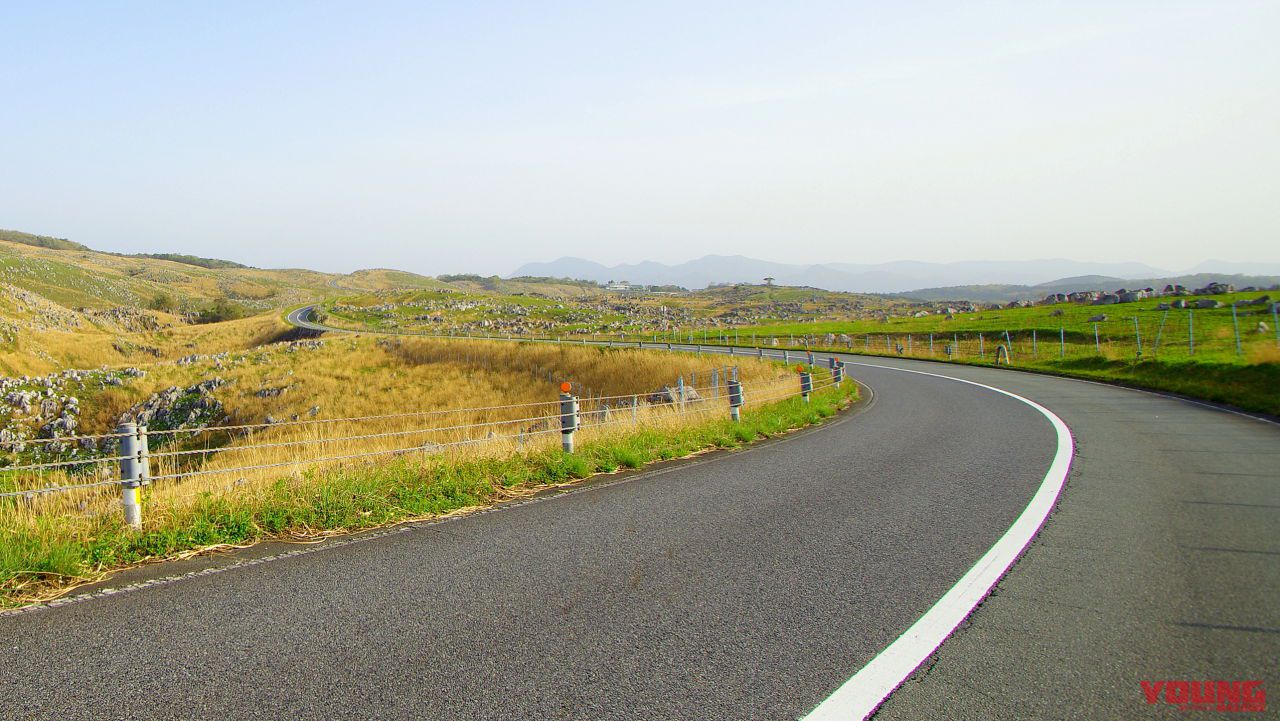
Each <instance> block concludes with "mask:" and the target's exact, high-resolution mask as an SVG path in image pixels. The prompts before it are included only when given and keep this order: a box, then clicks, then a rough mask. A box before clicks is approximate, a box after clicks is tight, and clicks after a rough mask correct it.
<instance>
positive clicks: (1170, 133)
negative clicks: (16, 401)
mask: <svg viewBox="0 0 1280 721" xmlns="http://www.w3.org/2000/svg"><path fill="white" fill-rule="evenodd" d="M0 28H2V29H3V32H2V33H0V37H2V38H3V45H2V46H0V53H2V55H3V60H0V90H2V91H3V96H4V98H5V102H4V105H3V110H0V227H6V228H15V229H20V230H26V231H30V232H37V233H45V234H49V235H57V236H61V237H69V238H72V239H73V240H78V241H80V242H83V243H86V244H89V245H91V246H94V247H97V248H101V249H106V250H119V251H128V252H159V251H175V252H186V253H194V254H199V255H208V256H215V257H223V258H229V259H233V260H239V261H241V262H246V263H250V264H252V265H258V266H273V267H274V266H305V267H312V268H316V269H320V270H333V271H347V270H353V269H356V268H361V267H377V266H392V267H399V268H404V269H406V270H413V271H418V272H422V273H429V274H434V273H443V272H465V271H471V272H480V273H485V274H488V273H507V272H510V271H511V270H513V269H514V268H515V267H516V266H517V265H519V264H520V263H522V262H525V261H529V260H551V259H554V258H556V257H559V256H562V255H577V256H582V257H587V258H591V259H593V260H598V261H601V262H606V263H617V262H632V261H638V260H643V259H650V260H659V261H664V262H679V261H683V260H687V259H690V258H693V257H697V256H701V255H705V254H707V253H741V254H744V255H750V256H754V257H759V258H766V259H770V260H780V261H789V262H822V261H843V262H879V261H886V260H896V259H915V260H931V261H952V260H964V259H1029V258H1041V257H1071V258H1074V259H1079V260H1099V261H1121V260H1138V261H1145V262H1148V263H1151V264H1152V265H1156V266H1160V267H1165V268H1170V269H1173V270H1179V269H1181V268H1183V267H1187V266H1190V265H1192V264H1193V263H1196V262H1198V261H1201V260H1204V259H1205V258H1211V257H1212V258H1226V259H1229V260H1242V261H1243V260H1256V261H1267V262H1276V261H1280V242H1278V241H1280V1H1272V0H1253V1H1248V2H1239V1H1236V0H1206V1H1203V2H1179V1H1178V0H1157V1H1153V2H1137V1H1134V2H1126V1H1123V0H1121V1H1116V0H1108V1H1105V2H1087V1H1083V0H1075V1H1072V0H1066V1H1063V2H1036V1H1034V0H1017V1H1012V2H968V3H960V2H949V3H946V2H889V1H887V0H886V1H883V2H854V1H852V0H846V1H845V2H831V3H819V2H799V1H797V2H759V3H757V2H750V1H748V0H734V1H732V2H717V3H699V2H690V1H689V0H681V1H679V2H667V1H666V0H645V1H644V2H636V3H618V2H594V1H593V2H558V3H533V2H528V3H499V2H465V3H464V2H457V3H441V2H422V1H421V0H419V1H416V2H405V3H392V2H376V3H366V2H350V3H335V2H316V1H314V0H308V1H307V2H298V3H287V2H270V3H263V2H246V3H230V2H211V3H194V2H157V3H135V2H111V3H107V2H87V3H83V4H78V3H59V2H3V3H2V4H0Z"/></svg>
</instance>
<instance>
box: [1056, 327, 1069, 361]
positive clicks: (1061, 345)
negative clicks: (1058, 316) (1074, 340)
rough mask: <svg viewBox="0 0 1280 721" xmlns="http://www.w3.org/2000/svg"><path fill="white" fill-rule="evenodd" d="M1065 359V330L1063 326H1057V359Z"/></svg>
mask: <svg viewBox="0 0 1280 721" xmlns="http://www.w3.org/2000/svg"><path fill="white" fill-rule="evenodd" d="M1066 357H1067V329H1066V327H1065V326H1058V359H1059V360H1064V359H1066Z"/></svg>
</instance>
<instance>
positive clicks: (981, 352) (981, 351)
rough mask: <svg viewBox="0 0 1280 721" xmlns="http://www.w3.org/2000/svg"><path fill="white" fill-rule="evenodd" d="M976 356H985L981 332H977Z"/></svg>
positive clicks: (985, 347)
mask: <svg viewBox="0 0 1280 721" xmlns="http://www.w3.org/2000/svg"><path fill="white" fill-rule="evenodd" d="M978 357H979V358H986V357H987V346H986V341H984V340H983V338H982V334H981V333H979V334H978Z"/></svg>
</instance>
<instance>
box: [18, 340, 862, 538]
mask: <svg viewBox="0 0 1280 721" xmlns="http://www.w3.org/2000/svg"><path fill="white" fill-rule="evenodd" d="M641 345H642V346H643V343H641ZM631 347H634V346H631ZM665 348H666V349H668V350H677V351H679V350H687V351H692V352H695V353H699V354H700V353H701V352H702V348H701V347H700V346H699V347H682V346H680V345H679V344H666V345H665ZM757 350H758V352H757V353H755V354H754V355H756V357H759V358H774V359H778V360H782V361H784V362H787V363H788V364H789V363H790V361H791V360H792V356H791V354H790V353H789V352H788V351H782V352H781V353H774V352H771V351H765V350H764V349H757ZM729 354H730V355H733V354H734V351H733V350H732V349H730V351H729ZM803 360H805V361H807V363H808V364H809V367H808V369H807V370H805V369H804V368H803V367H802V368H798V369H797V370H798V371H799V372H798V377H799V383H798V384H795V385H792V386H791V387H790V388H784V389H781V390H775V389H770V390H769V391H766V392H767V393H769V395H766V396H764V397H760V398H751V397H750V394H748V392H747V388H746V387H745V384H743V383H742V382H740V381H739V380H738V373H737V367H725V368H717V369H713V371H712V373H711V378H710V379H708V382H707V384H705V385H703V386H701V387H698V386H696V385H694V384H688V385H687V384H686V383H685V381H684V378H683V376H680V377H679V378H678V380H677V383H676V385H675V386H674V387H668V388H667V389H664V391H663V392H662V393H663V395H664V398H665V400H664V401H662V402H658V403H650V402H648V401H647V400H646V402H645V403H644V404H643V405H644V407H646V408H648V409H667V410H670V411H672V415H673V416H675V417H679V416H684V415H689V414H695V415H702V414H709V413H711V412H717V411H721V410H722V409H723V408H725V407H727V408H728V410H729V417H730V418H731V419H732V420H733V421H735V422H736V421H739V420H740V418H741V416H740V410H741V408H742V407H743V406H745V405H746V404H747V403H748V402H750V403H752V404H755V405H759V404H764V403H771V402H774V401H778V400H783V399H786V398H792V397H796V396H800V397H802V398H804V400H805V402H808V400H809V396H810V394H811V393H813V392H816V391H818V390H822V389H824V388H827V387H831V386H839V385H840V384H841V383H842V381H843V380H844V364H843V362H842V361H839V360H837V359H836V358H834V357H831V358H830V359H828V363H829V368H828V369H827V370H828V371H829V372H828V373H827V374H826V377H825V378H824V379H823V380H822V381H821V382H818V383H815V380H814V377H813V373H814V371H815V370H816V369H815V357H814V355H813V354H812V353H809V354H808V355H807V356H806V357H805V358H804V359H803ZM561 391H562V392H561V395H560V399H559V401H546V402H532V403H516V404H508V405H499V406H482V407H474V408H449V409H433V410H429V411H410V412H403V413H388V414H381V415H366V416H352V417H344V418H312V419H299V420H292V421H283V422H278V423H255V424H237V425H226V426H210V427H205V428H199V429H196V428H188V429H182V428H178V429H164V430H155V431H152V430H148V429H147V427H146V426H145V425H136V424H134V423H123V424H121V425H120V426H119V427H118V428H117V429H116V431H115V432H113V433H103V434H97V435H80V436H64V437H61V438H46V439H34V440H33V441H27V442H40V443H52V442H63V443H67V442H81V441H89V440H92V441H94V442H95V443H97V442H101V441H115V442H117V443H118V448H119V453H118V454H117V455H113V456H105V457H98V458H84V459H71V460H64V461H51V462H47V463H31V464H24V465H20V466H10V467H7V468H0V473H12V472H31V471H37V472H43V471H65V470H66V469H76V470H82V471H83V470H84V469H86V468H88V469H90V470H89V472H88V473H80V474H78V475H81V476H88V477H93V476H94V475H97V476H99V477H101V476H104V475H106V474H107V473H110V467H109V466H108V465H107V464H114V463H118V464H119V471H118V476H117V477H113V478H110V479H107V478H101V480H86V481H85V482H81V483H61V484H54V485H48V486H45V487H40V488H31V489H24V490H13V491H5V492H0V499H3V498H19V499H26V500H32V499H34V498H36V497H39V496H43V495H47V494H52V493H66V492H71V491H77V490H85V489H94V488H101V487H105V486H119V488H120V490H121V502H122V508H123V511H124V516H125V520H126V522H128V523H129V525H131V526H133V527H135V528H138V527H141V525H142V512H141V507H140V505H139V503H138V491H139V489H140V488H141V487H142V486H146V485H149V484H152V483H155V482H158V481H176V480H180V479H185V478H194V477H200V476H211V475H230V474H242V473H247V472H251V471H258V470H265V469H271V468H284V467H300V466H301V467H314V466H317V465H319V464H323V463H329V462H335V461H344V460H356V459H362V458H376V457H383V456H388V455H398V454H408V453H421V452H438V451H441V450H444V449H448V448H456V447H462V446H475V445H481V444H486V443H493V442H495V441H514V442H516V443H517V444H519V445H521V446H523V445H524V444H525V443H526V442H527V441H528V440H529V439H531V438H539V437H542V436H546V435H550V434H553V433H560V434H561V436H562V448H563V449H564V451H565V452H568V453H572V452H573V450H574V435H575V433H577V432H578V431H580V430H594V429H597V428H602V427H608V426H618V425H627V424H630V425H636V426H642V425H644V424H645V423H646V422H649V421H650V420H652V419H653V418H654V416H653V415H652V414H649V413H646V414H640V413H639V412H638V411H639V408H640V407H641V398H642V395H641V394H622V395H612V396H596V397H592V396H587V397H585V398H579V397H578V396H577V395H574V394H573V393H572V391H573V386H572V385H571V384H568V383H565V384H563V386H562V388H561ZM647 395H652V394H647ZM748 399H749V400H748ZM624 401H629V403H624ZM584 404H585V405H586V406H587V409H586V410H583V408H582V405H584ZM534 409H540V410H534ZM514 410H525V412H524V413H521V414H518V415H519V416H520V417H518V418H512V419H500V420H490V421H481V422H475V423H454V424H450V425H443V426H441V425H432V426H428V427H421V428H411V429H400V430H393V431H381V432H373V433H354V434H347V435H338V436H330V437H318V438H304V439H291V440H282V441H267V442H263V443H250V444H248V445H239V446H238V445H230V446H225V447H210V448H195V449H179V450H169V451H165V450H157V451H152V450H151V443H152V441H153V439H161V438H166V437H173V436H177V435H180V434H185V435H193V434H200V433H208V434H216V433H226V432H233V431H234V432H239V433H242V434H246V435H250V436H251V435H252V434H255V433H258V432H262V431H264V430H266V429H272V430H275V429H280V428H288V427H308V426H311V427H317V428H323V427H333V426H337V425H341V424H351V425H354V424H367V423H370V422H375V421H386V420H394V419H408V418H443V417H447V416H450V415H458V414H465V413H471V414H474V413H481V412H493V411H514ZM543 410H545V411H546V412H542V411H543ZM628 411H629V412H628ZM611 416H613V417H611ZM669 417H670V416H669ZM525 424H533V425H532V426H529V427H524V425H525ZM504 426H505V427H508V431H509V430H510V427H512V426H514V427H515V429H516V432H515V433H511V432H505V433H498V432H496V431H498V430H503V427H504ZM483 429H488V433H487V435H486V436H485V437H483V438H467V439H462V440H454V441H444V442H426V443H423V442H418V443H416V444H414V445H410V446H405V447H399V446H397V447H394V448H377V449H367V450H362V451H357V452H346V453H337V454H330V455H321V456H314V457H310V458H307V459H302V460H299V459H290V460H286V461H279V462H274V461H273V462H268V463H257V464H251V465H245V466H233V467H226V468H207V467H206V468H195V469H188V470H174V471H172V472H164V473H157V474H153V473H152V468H151V465H152V462H153V461H159V460H163V459H171V461H172V462H178V461H181V460H182V459H187V458H195V459H199V460H203V459H204V458H207V457H210V456H217V455H221V454H234V453H242V452H246V451H254V450H266V449H278V448H324V447H325V446H333V445H334V444H340V443H341V444H350V443H361V442H368V441H373V440H377V439H387V438H411V437H414V436H420V437H426V436H431V435H433V434H441V433H469V432H475V431H480V430H483ZM202 457H203V458H202Z"/></svg>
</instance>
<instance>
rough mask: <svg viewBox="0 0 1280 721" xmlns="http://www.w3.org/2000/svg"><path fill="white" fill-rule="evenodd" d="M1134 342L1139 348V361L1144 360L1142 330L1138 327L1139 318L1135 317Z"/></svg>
mask: <svg viewBox="0 0 1280 721" xmlns="http://www.w3.org/2000/svg"><path fill="white" fill-rule="evenodd" d="M1133 342H1134V343H1135V344H1136V345H1137V346H1138V360H1142V329H1141V328H1139V327H1138V316H1136V315H1135V316H1134V317H1133Z"/></svg>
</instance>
